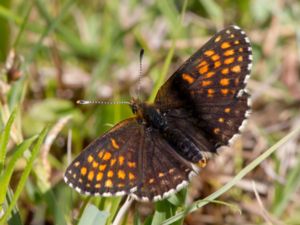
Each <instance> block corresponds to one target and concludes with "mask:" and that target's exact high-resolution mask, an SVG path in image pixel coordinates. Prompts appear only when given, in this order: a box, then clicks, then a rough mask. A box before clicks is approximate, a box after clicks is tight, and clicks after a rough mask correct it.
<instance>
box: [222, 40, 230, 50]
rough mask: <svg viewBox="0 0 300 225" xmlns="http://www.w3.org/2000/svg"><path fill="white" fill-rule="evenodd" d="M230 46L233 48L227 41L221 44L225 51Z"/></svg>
mask: <svg viewBox="0 0 300 225" xmlns="http://www.w3.org/2000/svg"><path fill="white" fill-rule="evenodd" d="M230 46H231V45H230V43H229V42H227V41H225V42H223V43H222V44H221V48H223V49H226V48H229V47H230Z"/></svg>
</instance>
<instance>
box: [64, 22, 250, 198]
mask: <svg viewBox="0 0 300 225" xmlns="http://www.w3.org/2000/svg"><path fill="white" fill-rule="evenodd" d="M251 66H252V49H251V45H250V41H249V39H248V37H247V36H246V34H245V32H244V31H243V30H241V29H240V28H239V27H238V26H229V27H227V28H225V29H223V30H221V31H220V32H218V33H216V34H215V35H214V36H213V37H212V38H211V39H210V40H209V41H208V42H207V43H206V44H205V45H204V46H203V47H202V48H200V49H199V50H198V51H196V53H194V54H193V55H192V56H191V57H190V58H189V59H188V60H186V61H185V63H184V64H183V65H182V66H181V67H179V68H178V69H177V70H176V72H175V73H174V74H173V75H172V76H171V77H170V78H169V79H168V80H167V81H166V83H165V84H164V85H163V86H162V87H161V88H160V89H159V91H158V93H157V96H156V98H155V101H154V103H153V104H149V103H145V102H141V101H139V100H138V99H132V100H131V102H130V107H131V109H132V112H133V113H134V117H132V118H128V119H126V120H124V121H122V122H120V123H118V124H117V125H116V126H114V127H113V128H112V129H111V130H109V131H108V132H107V133H105V134H104V135H103V136H101V137H99V138H97V139H96V140H95V141H94V142H92V143H91V144H90V145H88V146H87V147H86V148H85V149H84V151H83V152H81V154H79V156H77V158H75V159H74V161H73V162H72V163H71V164H70V165H69V166H68V168H67V169H66V172H65V175H64V180H65V182H66V183H67V184H68V185H69V186H70V187H72V188H74V189H75V190H76V191H78V192H79V193H82V194H86V195H94V196H99V195H101V196H122V195H126V194H127V195H132V196H133V197H134V198H136V199H138V200H141V201H157V200H161V199H164V198H167V197H169V196H170V195H171V194H173V193H175V192H177V191H179V190H180V189H182V188H183V187H185V186H187V185H188V183H189V180H190V178H191V177H192V176H194V175H195V174H196V173H197V172H198V169H197V168H199V167H197V166H196V167H195V165H198V166H199V165H203V164H204V163H205V160H206V155H207V154H209V153H210V154H213V153H216V152H217V149H218V148H219V147H220V146H224V145H228V144H230V143H231V142H232V140H233V139H234V138H235V137H236V136H237V135H238V134H239V133H240V130H241V128H242V127H243V125H244V123H245V121H246V119H247V117H248V116H249V111H250V105H249V99H250V97H249V94H248V93H247V91H246V90H245V87H246V84H247V80H248V78H249V76H250V71H251Z"/></svg>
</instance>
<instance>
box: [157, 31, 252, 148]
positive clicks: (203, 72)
mask: <svg viewBox="0 0 300 225" xmlns="http://www.w3.org/2000/svg"><path fill="white" fill-rule="evenodd" d="M251 66H252V51H251V45H250V43H249V39H248V37H247V36H246V35H245V32H244V31H242V30H241V29H240V28H239V27H237V26H230V27H228V28H226V29H224V30H222V31H220V32H219V33H217V34H215V35H214V36H213V37H212V38H211V39H210V40H209V41H208V42H207V43H206V44H205V45H204V46H203V47H202V48H201V49H199V50H198V51H197V52H196V53H195V54H194V55H192V56H191V57H190V58H189V59H188V60H187V61H186V62H185V63H184V64H183V65H182V66H181V67H180V68H179V69H178V70H177V71H176V72H175V73H174V74H173V75H172V76H171V77H170V78H169V80H168V81H167V82H166V83H165V84H164V85H163V86H162V87H161V89H160V90H159V92H158V94H157V96H156V99H155V103H156V104H157V105H158V107H159V108H160V109H161V110H162V111H163V112H166V114H167V116H168V117H169V120H171V121H172V120H177V119H179V120H180V118H181V117H182V116H181V114H180V113H179V114H178V112H176V110H179V111H180V110H181V111H182V113H183V114H191V116H192V117H195V118H197V120H196V121H194V122H192V124H193V125H194V126H196V127H198V128H199V130H201V131H203V134H204V136H205V137H206V139H207V140H208V141H209V142H210V143H211V144H213V145H214V146H219V145H226V144H227V143H228V142H229V141H230V140H231V139H232V137H233V136H234V135H235V134H237V133H238V132H239V129H240V127H241V125H242V123H243V121H245V119H246V117H247V112H248V110H249V104H248V100H249V95H248V94H247V92H246V91H245V90H244V88H245V86H246V82H247V79H248V77H249V75H250V70H251ZM168 109H172V110H168ZM174 112H175V113H174Z"/></svg>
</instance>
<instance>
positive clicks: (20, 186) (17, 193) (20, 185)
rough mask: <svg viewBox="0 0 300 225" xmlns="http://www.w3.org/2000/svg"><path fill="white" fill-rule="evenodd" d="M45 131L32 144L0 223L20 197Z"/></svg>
mask: <svg viewBox="0 0 300 225" xmlns="http://www.w3.org/2000/svg"><path fill="white" fill-rule="evenodd" d="M47 132H48V128H45V129H44V130H43V131H42V132H41V134H40V135H39V138H38V140H37V142H36V144H35V145H34V147H33V149H32V153H31V156H30V158H29V159H28V162H27V165H26V167H25V169H24V171H23V173H22V176H21V178H20V181H19V183H18V185H17V188H16V191H15V194H14V196H13V198H12V201H11V203H10V204H9V206H8V208H7V210H6V211H5V213H4V215H3V217H2V218H1V219H0V225H2V224H5V223H6V221H7V219H8V217H9V215H10V214H11V212H12V210H13V208H14V207H15V205H16V203H17V200H18V198H19V197H20V194H21V192H22V190H23V188H24V186H25V183H26V180H27V178H28V176H29V174H30V172H31V170H32V167H33V162H34V160H35V158H36V157H37V155H38V153H39V150H40V148H41V145H42V143H43V140H44V138H45V136H46V134H47Z"/></svg>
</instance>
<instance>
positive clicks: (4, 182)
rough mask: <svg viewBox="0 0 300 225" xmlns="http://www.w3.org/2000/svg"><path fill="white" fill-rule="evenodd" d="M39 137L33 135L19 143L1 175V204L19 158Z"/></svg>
mask: <svg viewBox="0 0 300 225" xmlns="http://www.w3.org/2000/svg"><path fill="white" fill-rule="evenodd" d="M36 138H37V136H33V137H31V138H29V139H27V140H25V141H24V142H22V144H20V145H18V146H17V148H16V150H15V152H14V154H13V156H12V159H11V160H10V161H9V163H8V165H7V169H6V170H5V171H4V173H3V174H2V175H1V176H0V205H2V204H3V203H4V200H5V195H6V190H7V189H8V185H9V181H10V178H11V176H12V174H13V171H14V168H15V165H16V162H17V160H18V159H19V158H21V157H22V155H23V153H24V152H25V151H26V149H28V148H29V147H30V145H31V144H32V142H33V141H34V140H35V139H36Z"/></svg>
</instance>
